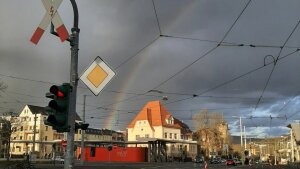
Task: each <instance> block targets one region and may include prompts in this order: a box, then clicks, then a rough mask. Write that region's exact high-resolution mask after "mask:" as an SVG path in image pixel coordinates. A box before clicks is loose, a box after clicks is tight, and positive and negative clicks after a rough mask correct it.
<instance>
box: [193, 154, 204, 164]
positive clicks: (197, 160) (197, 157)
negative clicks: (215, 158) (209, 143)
mask: <svg viewBox="0 0 300 169" xmlns="http://www.w3.org/2000/svg"><path fill="white" fill-rule="evenodd" d="M194 162H195V163H203V162H204V159H203V157H201V156H196V157H195V159H194Z"/></svg>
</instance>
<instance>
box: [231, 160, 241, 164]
mask: <svg viewBox="0 0 300 169" xmlns="http://www.w3.org/2000/svg"><path fill="white" fill-rule="evenodd" d="M233 161H234V162H235V164H242V161H241V160H239V159H234V160H233Z"/></svg>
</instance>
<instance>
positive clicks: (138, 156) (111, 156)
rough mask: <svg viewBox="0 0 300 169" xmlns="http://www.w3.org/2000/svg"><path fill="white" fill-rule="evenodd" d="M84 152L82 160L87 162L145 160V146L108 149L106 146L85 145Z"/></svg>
mask: <svg viewBox="0 0 300 169" xmlns="http://www.w3.org/2000/svg"><path fill="white" fill-rule="evenodd" d="M92 149H94V150H95V151H94V150H92ZM84 152H85V157H84V161H87V162H146V160H147V159H146V157H147V148H145V147H126V148H123V147H113V149H112V150H111V151H108V150H107V147H86V148H85V151H84ZM93 152H95V153H93Z"/></svg>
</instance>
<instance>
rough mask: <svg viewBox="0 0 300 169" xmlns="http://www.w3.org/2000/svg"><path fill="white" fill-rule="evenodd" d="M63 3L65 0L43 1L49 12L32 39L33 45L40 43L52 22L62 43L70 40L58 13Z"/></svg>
mask: <svg viewBox="0 0 300 169" xmlns="http://www.w3.org/2000/svg"><path fill="white" fill-rule="evenodd" d="M62 1H63V0H53V1H52V0H42V2H43V4H44V7H45V9H46V11H47V12H46V13H45V16H44V18H43V19H42V21H41V23H40V24H39V26H38V27H37V29H36V30H35V32H34V33H33V35H32V37H31V39H30V41H31V42H32V43H34V44H37V43H38V42H39V40H40V39H41V37H42V35H43V33H44V32H45V30H46V29H47V27H48V25H49V24H50V22H52V23H53V25H54V28H55V30H56V32H57V34H58V36H59V38H60V40H61V41H62V42H63V41H65V40H67V39H68V38H69V33H68V31H67V29H66V27H65V25H64V23H63V22H62V20H61V18H60V16H59V14H58V12H57V9H58V7H59V6H60V4H61V3H62Z"/></svg>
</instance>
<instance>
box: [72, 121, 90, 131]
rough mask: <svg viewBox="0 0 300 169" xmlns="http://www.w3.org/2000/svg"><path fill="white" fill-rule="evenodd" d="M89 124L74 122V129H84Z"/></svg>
mask: <svg viewBox="0 0 300 169" xmlns="http://www.w3.org/2000/svg"><path fill="white" fill-rule="evenodd" d="M89 125H90V124H88V123H77V122H75V131H77V130H78V129H81V130H86V129H87V128H88V127H89Z"/></svg>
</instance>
